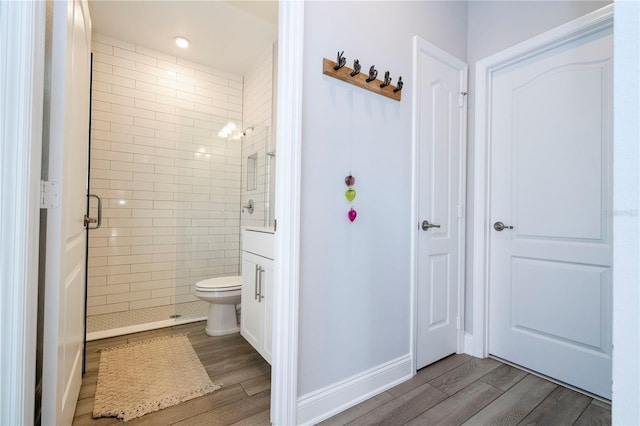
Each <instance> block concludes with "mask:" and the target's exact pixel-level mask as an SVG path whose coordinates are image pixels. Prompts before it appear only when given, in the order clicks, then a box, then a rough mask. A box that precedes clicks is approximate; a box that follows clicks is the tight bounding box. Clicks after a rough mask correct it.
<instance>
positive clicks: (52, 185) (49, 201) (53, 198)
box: [40, 180, 60, 209]
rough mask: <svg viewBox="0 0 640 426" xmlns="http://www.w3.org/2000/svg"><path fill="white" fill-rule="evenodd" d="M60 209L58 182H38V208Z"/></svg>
mask: <svg viewBox="0 0 640 426" xmlns="http://www.w3.org/2000/svg"><path fill="white" fill-rule="evenodd" d="M58 207H60V191H59V188H58V182H49V181H46V180H41V181H40V208H41V209H57V208H58Z"/></svg>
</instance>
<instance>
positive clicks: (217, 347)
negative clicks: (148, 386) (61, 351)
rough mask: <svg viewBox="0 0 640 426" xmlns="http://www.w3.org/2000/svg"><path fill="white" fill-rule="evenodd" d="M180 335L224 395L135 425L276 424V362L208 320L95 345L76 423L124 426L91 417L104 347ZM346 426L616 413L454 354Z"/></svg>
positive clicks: (585, 421)
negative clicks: (209, 328)
mask: <svg viewBox="0 0 640 426" xmlns="http://www.w3.org/2000/svg"><path fill="white" fill-rule="evenodd" d="M175 333H188V336H189V340H190V341H191V343H192V345H193V347H194V349H195V351H196V353H197V354H198V356H199V357H200V360H201V361H202V364H203V365H204V367H205V369H206V370H207V372H208V373H209V376H210V377H211V379H212V380H213V382H214V383H220V384H222V385H223V387H222V389H220V390H217V391H215V392H213V393H212V394H209V395H205V396H202V397H200V398H196V399H193V400H191V401H187V402H184V403H182V404H179V405H176V406H174V407H170V408H167V409H164V410H161V411H157V412H155V413H150V414H147V415H146V416H143V417H140V418H138V419H134V420H131V421H129V422H127V424H131V425H138V424H149V425H158V426H164V425H232V424H235V425H269V403H270V397H271V395H270V389H271V368H270V366H269V364H268V363H267V362H266V361H264V360H263V359H262V358H261V357H260V355H258V353H257V352H256V351H255V350H254V349H253V348H252V347H251V346H250V345H249V344H248V343H247V342H246V341H245V340H244V339H243V338H242V337H241V336H240V335H239V334H233V335H230V336H221V337H210V336H207V335H206V334H205V333H204V322H200V323H193V324H186V325H180V326H175V327H171V328H166V329H161V330H154V331H149V332H143V333H136V334H131V335H127V336H121V337H114V338H111V339H104V340H99V341H95V342H90V343H89V344H88V346H87V374H86V375H85V377H84V379H83V381H82V388H81V389H80V399H79V400H78V405H77V407H76V413H75V418H74V421H73V425H108V424H116V423H120V422H119V420H117V419H115V418H102V419H93V418H92V416H91V412H92V410H93V396H94V393H95V388H96V380H97V373H98V372H97V370H98V362H99V352H98V351H99V349H101V348H105V347H110V346H116V345H120V344H124V343H127V342H133V341H136V340H140V339H147V338H150V337H155V336H162V335H167V334H175ZM345 424H349V425H389V426H396V425H398V426H400V425H465V426H475V425H544V426H547V425H562V426H565V425H577V426H584V425H610V424H611V407H610V405H608V404H605V403H602V402H600V401H597V400H594V399H593V398H590V397H588V396H585V395H583V394H581V393H578V392H575V391H573V390H570V389H567V388H565V387H563V386H559V385H556V384H555V383H552V382H549V381H547V380H544V379H541V378H539V377H537V376H534V375H531V374H529V373H527V372H524V371H522V370H519V369H517V368H513V367H511V366H509V365H506V364H503V363H501V362H499V361H496V360H493V359H477V358H473V357H470V356H468V355H452V356H450V357H448V358H445V359H443V360H441V361H439V362H437V363H435V364H432V365H430V366H428V367H426V368H423V369H422V370H420V371H419V372H418V374H416V376H415V377H413V378H412V379H411V380H409V381H407V382H404V383H402V384H400V385H398V386H396V387H394V388H392V389H389V390H387V391H386V392H383V393H381V394H379V395H377V396H375V397H373V398H371V399H368V400H366V401H364V402H362V403H360V404H358V405H356V406H355V407H352V408H350V409H348V410H346V411H344V412H342V413H340V414H337V415H336V416H334V417H332V418H330V419H328V420H326V421H324V422H322V423H321V425H324V426H340V425H345Z"/></svg>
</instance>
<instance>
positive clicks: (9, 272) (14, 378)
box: [0, 2, 46, 424]
mask: <svg viewBox="0 0 640 426" xmlns="http://www.w3.org/2000/svg"><path fill="white" fill-rule="evenodd" d="M45 17H46V12H45V3H44V2H3V3H2V5H0V39H2V40H8V42H7V43H2V44H0V57H2V58H3V61H2V63H0V82H1V84H2V86H3V87H4V88H6V89H7V90H2V91H0V93H1V96H0V111H2V117H0V135H1V136H0V152H2V153H3V154H2V156H0V163H1V166H0V199H1V201H0V208H1V210H0V226H1V228H0V234H1V235H2V236H3V238H2V239H1V240H0V282H2V283H3V285H2V288H0V312H2V315H1V317H2V318H1V320H0V346H2V348H3V350H2V354H0V359H1V360H2V362H0V395H2V400H0V423H1V424H33V422H34V404H35V396H34V395H35V380H36V371H35V370H36V339H35V336H36V323H37V299H38V268H37V267H34V265H36V266H37V265H38V247H39V228H40V227H39V221H40V165H41V156H42V108H43V104H42V99H43V93H44V49H45V41H44V35H45V32H44V31H45ZM17 141H20V142H21V143H16V142H17Z"/></svg>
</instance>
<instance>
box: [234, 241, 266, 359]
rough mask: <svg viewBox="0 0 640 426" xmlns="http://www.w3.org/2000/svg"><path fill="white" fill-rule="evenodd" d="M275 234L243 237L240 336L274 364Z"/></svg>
mask: <svg viewBox="0 0 640 426" xmlns="http://www.w3.org/2000/svg"><path fill="white" fill-rule="evenodd" d="M272 295H273V233H271V232H262V231H254V230H252V229H245V230H244V232H243V237H242V299H241V304H242V309H241V310H240V334H242V337H244V338H245V339H246V340H247V341H248V342H249V343H250V344H251V346H253V347H254V348H255V349H256V350H257V351H258V353H260V355H262V357H263V358H264V359H265V360H267V362H268V363H269V364H271V342H272V338H271V334H272V333H271V329H272V318H273V310H272V306H273V297H272Z"/></svg>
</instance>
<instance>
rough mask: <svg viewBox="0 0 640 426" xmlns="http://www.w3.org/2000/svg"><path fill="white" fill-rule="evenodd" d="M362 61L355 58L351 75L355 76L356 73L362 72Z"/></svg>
mask: <svg viewBox="0 0 640 426" xmlns="http://www.w3.org/2000/svg"><path fill="white" fill-rule="evenodd" d="M360 68H361V66H360V61H359V60H357V59H356V60H355V61H353V71H352V72H351V73H350V74H349V75H350V76H351V77H355V76H356V75H358V74H360Z"/></svg>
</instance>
